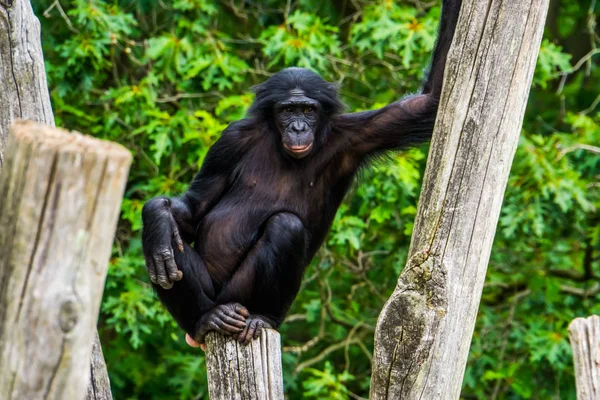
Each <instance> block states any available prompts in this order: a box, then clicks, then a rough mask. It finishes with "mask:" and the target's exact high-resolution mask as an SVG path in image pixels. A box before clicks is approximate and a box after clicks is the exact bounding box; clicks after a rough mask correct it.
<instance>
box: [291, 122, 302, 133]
mask: <svg viewBox="0 0 600 400" xmlns="http://www.w3.org/2000/svg"><path fill="white" fill-rule="evenodd" d="M290 128H291V129H292V133H295V134H296V135H301V134H303V133H304V132H306V124H305V123H303V122H302V121H294V122H292V125H291V126H290Z"/></svg>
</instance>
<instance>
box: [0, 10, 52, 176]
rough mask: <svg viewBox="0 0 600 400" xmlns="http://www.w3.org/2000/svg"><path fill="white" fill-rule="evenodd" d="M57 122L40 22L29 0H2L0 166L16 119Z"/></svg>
mask: <svg viewBox="0 0 600 400" xmlns="http://www.w3.org/2000/svg"><path fill="white" fill-rule="evenodd" d="M18 119H27V120H32V121H38V122H44V123H46V124H48V125H54V116H53V114H52V108H51V106H50V96H49V95H48V85H47V83H46V71H45V69H44V56H43V54H42V45H41V41H40V22H39V21H38V19H37V18H36V16H35V15H34V14H33V10H32V9H31V4H30V3H29V1H28V0H0V166H2V160H3V153H4V148H5V145H6V139H7V137H8V130H9V127H10V125H11V124H12V122H13V121H15V120H18Z"/></svg>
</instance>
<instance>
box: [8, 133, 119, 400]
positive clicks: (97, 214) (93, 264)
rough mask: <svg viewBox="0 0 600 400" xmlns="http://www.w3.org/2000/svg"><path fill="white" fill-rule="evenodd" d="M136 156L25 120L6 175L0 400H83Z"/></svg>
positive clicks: (13, 141) (14, 137)
mask: <svg viewBox="0 0 600 400" xmlns="http://www.w3.org/2000/svg"><path fill="white" fill-rule="evenodd" d="M130 164H131V155H130V153H129V151H127V150H126V149H125V148H124V147H122V146H120V145H118V144H115V143H111V142H105V141H101V140H98V139H93V138H91V137H87V136H83V135H80V134H77V133H68V132H65V131H62V130H60V129H56V128H51V127H47V126H43V125H38V124H36V123H33V122H21V123H17V124H15V125H13V128H12V129H11V132H10V135H9V139H8V146H7V151H6V153H5V163H4V167H3V168H2V172H1V173H0V205H1V209H0V226H1V227H2V229H0V399H3V400H21V399H28V400H37V399H44V400H48V399H57V400H58V399H82V398H84V397H85V395H86V391H87V386H88V382H89V373H88V371H89V366H90V356H91V353H92V343H91V339H93V337H94V334H95V330H96V321H97V318H98V311H99V308H100V301H101V298H102V292H103V289H104V280H105V277H106V271H107V266H108V261H109V257H110V253H111V247H112V242H113V238H114V234H115V230H116V224H117V220H118V217H119V211H120V204H121V199H122V196H123V191H124V188H125V182H126V180H127V174H128V171H129V166H130Z"/></svg>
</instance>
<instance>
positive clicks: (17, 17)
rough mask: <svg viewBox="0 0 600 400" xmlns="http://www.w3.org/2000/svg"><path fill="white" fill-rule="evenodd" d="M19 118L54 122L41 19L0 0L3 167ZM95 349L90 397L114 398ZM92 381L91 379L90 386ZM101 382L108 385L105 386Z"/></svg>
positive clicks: (21, 5)
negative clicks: (16, 121)
mask: <svg viewBox="0 0 600 400" xmlns="http://www.w3.org/2000/svg"><path fill="white" fill-rule="evenodd" d="M15 120H31V121H38V122H43V123H45V124H47V125H51V126H53V125H54V115H53V114H52V107H51V105H50V96H49V94H48V85H47V83H46V72H45V69H44V56H43V54H42V46H41V42H40V22H39V21H38V19H37V18H36V16H35V15H34V13H33V10H32V8H31V4H30V3H29V1H28V0H4V1H3V0H0V167H2V160H3V153H4V148H5V146H6V139H7V137H8V131H9V127H10V125H11V124H12V123H13V122H14V121H15ZM93 352H94V356H93V357H92V361H93V362H92V364H91V365H90V370H91V375H92V376H93V377H106V379H102V380H101V381H97V382H96V387H90V390H89V393H90V394H91V395H93V397H88V399H89V400H105V399H111V398H112V397H107V396H109V395H110V385H109V381H108V374H107V372H106V363H105V361H104V356H103V355H102V348H101V346H100V342H98V343H95V345H94V347H93ZM92 383H93V382H91V381H90V385H91V384H92ZM100 384H104V385H106V386H105V387H103V388H101V387H100V386H99V385H100ZM101 393H102V395H101ZM106 393H108V395H106Z"/></svg>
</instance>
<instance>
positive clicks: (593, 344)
mask: <svg viewBox="0 0 600 400" xmlns="http://www.w3.org/2000/svg"><path fill="white" fill-rule="evenodd" d="M569 338H570V339H571V348H572V349H573V362H574V364H575V384H576V385H577V400H595V399H598V398H600V317H598V316H597V315H592V316H591V317H588V318H575V319H574V320H573V321H572V322H571V324H570V325H569Z"/></svg>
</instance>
